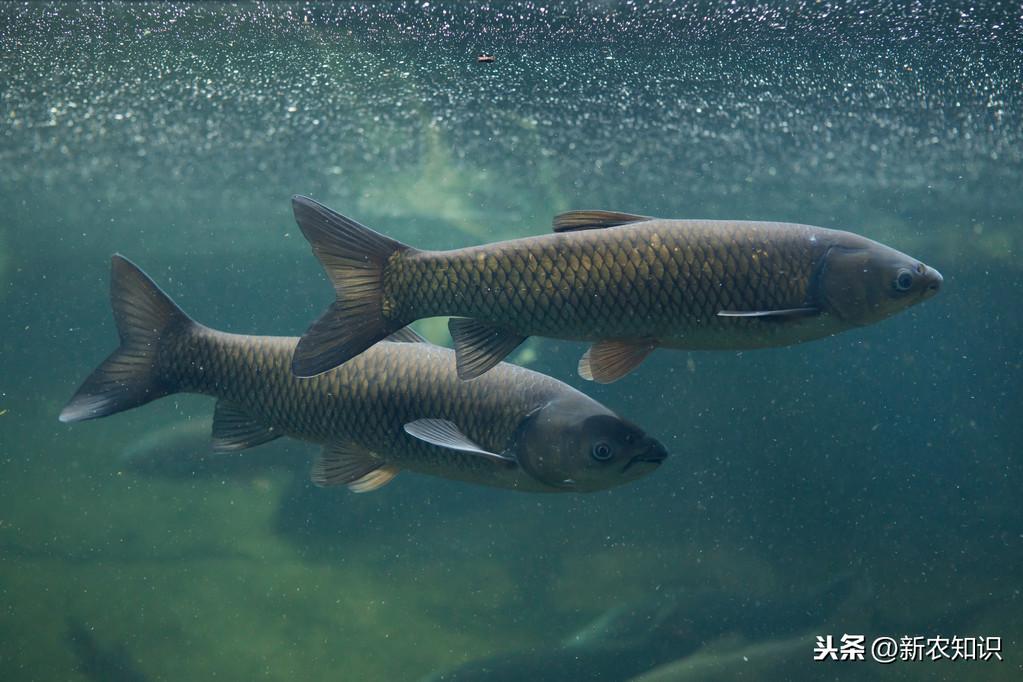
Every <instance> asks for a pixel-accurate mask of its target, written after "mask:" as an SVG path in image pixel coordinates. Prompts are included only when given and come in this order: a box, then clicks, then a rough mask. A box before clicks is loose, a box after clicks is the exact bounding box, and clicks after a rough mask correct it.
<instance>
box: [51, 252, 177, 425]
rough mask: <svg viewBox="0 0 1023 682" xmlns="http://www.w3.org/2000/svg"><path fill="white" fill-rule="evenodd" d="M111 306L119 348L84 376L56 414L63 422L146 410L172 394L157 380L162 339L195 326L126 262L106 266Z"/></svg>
mask: <svg viewBox="0 0 1023 682" xmlns="http://www.w3.org/2000/svg"><path fill="white" fill-rule="evenodd" d="M110 305H111V307H112V308H113V311H114V321H115V322H116V323H117V334H118V335H119V336H120V338H121V345H120V346H118V348H117V350H115V351H114V352H113V353H111V355H110V357H108V358H107V359H106V360H104V361H103V364H101V365H100V366H99V367H97V368H96V370H95V371H93V373H92V374H90V375H89V378H87V379H86V380H85V383H83V384H82V386H81V388H79V389H78V392H77V393H75V395H74V396H73V397H72V398H71V400H70V401H69V402H68V404H67V405H66V406H65V407H64V409H63V410H61V413H60V420H61V421H62V422H79V421H84V420H86V419H96V418H97V417H105V416H107V415H109V414H114V413H115V412H123V411H124V410H128V409H131V408H133V407H138V406H139V405H145V404H146V403H148V402H149V401H151V400H155V399H157V398H161V397H163V396H165V395H169V394H171V393H174V392H175V390H176V387H175V386H173V385H171V384H170V383H169V382H168V381H167V380H166V379H165V378H164V377H162V376H160V372H159V370H158V367H157V356H158V354H159V352H160V348H161V345H162V344H165V343H166V342H167V339H169V338H171V337H173V336H175V335H177V334H181V333H187V331H188V329H190V328H191V327H192V326H194V325H195V323H194V322H193V321H192V320H191V319H190V318H189V317H188V315H186V314H185V313H184V312H182V310H181V309H180V308H178V306H177V305H175V304H174V301H172V300H171V299H170V297H169V296H167V294H165V293H163V291H161V290H160V287H158V286H156V283H155V282H153V280H151V279H149V277H148V276H147V275H146V273H144V272H142V270H140V269H139V268H138V267H137V266H136V265H135V264H134V263H132V262H131V261H130V260H128V259H127V258H125V257H123V256H120V255H115V256H114V257H113V259H112V260H111V263H110Z"/></svg>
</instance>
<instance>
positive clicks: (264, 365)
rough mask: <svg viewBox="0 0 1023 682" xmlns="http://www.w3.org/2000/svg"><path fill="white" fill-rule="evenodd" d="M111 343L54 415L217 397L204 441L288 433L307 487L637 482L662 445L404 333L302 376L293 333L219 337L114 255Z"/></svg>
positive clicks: (548, 486)
mask: <svg viewBox="0 0 1023 682" xmlns="http://www.w3.org/2000/svg"><path fill="white" fill-rule="evenodd" d="M110 302H111V306H112V307H113V311H114V319H115V321H116V322H117V331H118V335H119V337H120V341H121V344H120V346H118V348H117V349H116V350H115V351H114V352H113V353H112V354H111V355H110V356H109V357H108V358H107V359H106V360H105V361H104V362H103V363H102V364H100V366H99V367H97V368H96V369H95V370H94V371H93V373H92V374H91V375H90V376H89V377H88V378H87V379H86V380H85V382H84V383H83V384H82V386H81V387H80V388H79V389H78V391H77V392H76V393H75V395H74V396H73V397H72V398H71V400H70V401H69V402H68V404H67V405H66V406H65V407H64V409H63V410H62V411H61V413H60V420H61V421H62V422H65V423H67V422H79V421H84V420H87V419H96V418H99V417H105V416H107V415H111V414H114V413H116V412H123V411H124V410H129V409H132V408H134V407H138V406H139V405H144V404H146V403H148V402H150V401H152V400H156V399H157V398H162V397H163V396H167V395H171V394H174V393H198V394H202V395H209V396H213V397H216V398H217V405H216V407H215V408H214V413H213V444H214V449H215V450H217V451H220V452H232V451H238V450H245V449H248V448H251V447H254V446H257V445H261V444H263V443H268V442H270V441H272V440H275V439H277V438H280V437H282V436H290V437H292V438H297V439H301V440H305V441H309V442H313V443H318V444H321V445H322V446H323V449H322V451H321V454H320V456H319V458H318V459H317V461H316V463H315V464H314V466H313V475H312V477H313V481H314V482H315V483H317V484H319V485H324V486H331V485H346V486H348V488H349V489H350V490H352V491H354V492H369V491H371V490H376V489H378V488H380V487H382V486H384V485H387V484H388V483H389V482H390V481H391V480H392V479H393V478H394V477H395V476H396V475H397V474H398V473H399V472H400V471H402V470H411V471H416V472H419V473H425V474H431V475H434V476H442V477H444V478H449V479H454V480H461V481H467V482H472V483H478V484H481V485H491V486H497V487H502V488H511V489H514V490H522V491H530V492H588V491H593V490H603V489H606V488H611V487H614V486H618V485H622V484H625V483H628V482H629V481H633V480H636V479H638V478H640V477H642V476H645V475H646V474H648V473H650V472H652V471H653V470H654V469H656V468H657V467H658V466H659V465H660V464H661V462H662V461H664V459H665V457H667V455H668V453H667V451H666V450H665V449H664V446H663V445H661V444H660V443H659V442H657V441H656V440H655V439H653V438H651V437H650V436H648V435H646V434H645V433H644V432H643V430H642V429H640V428H639V427H638V426H635V425H634V424H631V423H629V422H627V421H625V420H624V419H621V418H620V417H618V415H616V414H615V413H613V412H612V411H611V410H609V409H608V408H607V407H605V406H604V405H601V404H600V403H598V402H597V401H595V400H593V399H592V398H589V397H588V396H586V395H584V394H583V393H580V392H579V391H577V390H575V389H573V388H572V387H570V386H567V385H566V384H563V383H562V382H560V381H557V380H556V379H552V378H551V377H548V376H545V375H543V374H540V373H538V372H533V371H530V370H528V369H525V368H522V367H516V366H514V365H509V364H507V363H502V364H501V365H499V366H498V367H496V368H495V369H494V371H493V372H489V373H488V374H487V376H486V377H481V378H480V379H479V380H478V381H461V380H460V379H459V378H458V374H457V372H456V370H455V355H454V353H453V352H452V351H450V350H448V349H446V348H439V347H437V346H434V345H432V344H430V343H427V342H426V341H425V340H424V339H422V338H421V337H419V335H417V334H415V333H414V332H412V331H411V330H408V329H403V330H401V331H400V332H398V333H397V334H394V335H392V337H391V340H389V341H385V342H384V343H381V344H378V345H377V346H376V347H375V348H373V349H372V350H371V351H369V352H367V353H364V354H363V355H361V356H360V357H359V358H358V359H357V360H356V361H355V362H352V363H349V364H347V365H346V366H345V367H341V368H338V369H336V370H334V371H331V372H327V373H325V374H321V375H320V376H318V377H316V378H315V379H300V378H298V377H296V376H294V374H292V372H291V371H290V365H291V358H292V355H293V354H294V351H295V345H296V344H297V343H298V339H293V338H284V337H272V336H245V335H241V334H227V333H225V332H220V331H216V330H214V329H210V328H209V327H205V326H203V325H201V324H198V323H197V322H195V321H194V320H192V319H191V318H190V317H188V316H187V315H186V314H185V313H184V311H183V310H181V309H180V308H179V307H178V306H177V305H176V304H175V303H174V302H173V301H172V300H171V299H170V297H168V296H167V294H165V293H164V292H163V291H161V290H160V288H159V287H158V286H157V285H156V283H155V282H153V281H152V280H151V279H149V277H148V276H146V274H145V273H144V272H142V271H141V270H140V269H139V268H138V267H136V266H135V264H133V263H132V262H131V261H129V260H128V259H126V258H123V257H121V256H116V255H115V256H114V257H113V259H112V262H111V281H110Z"/></svg>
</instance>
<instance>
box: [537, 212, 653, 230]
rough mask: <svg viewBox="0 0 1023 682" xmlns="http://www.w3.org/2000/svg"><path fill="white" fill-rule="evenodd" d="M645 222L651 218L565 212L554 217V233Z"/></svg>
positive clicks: (624, 214)
mask: <svg viewBox="0 0 1023 682" xmlns="http://www.w3.org/2000/svg"><path fill="white" fill-rule="evenodd" d="M645 220H653V218H651V217H650V216H645V215H634V214H632V213H619V212H618V211H566V212H564V213H559V214H558V215H556V216H554V231H555V232H576V231H578V230H600V229H603V228H605V227H617V226H619V225H628V224H629V223H641V222H643V221H645Z"/></svg>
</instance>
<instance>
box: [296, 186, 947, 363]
mask: <svg viewBox="0 0 1023 682" xmlns="http://www.w3.org/2000/svg"><path fill="white" fill-rule="evenodd" d="M292 205H293V208H294V210H295V219H296V221H297V222H298V224H299V227H300V228H301V229H302V233H303V234H304V235H305V237H306V238H307V239H308V240H309V242H310V244H311V245H312V247H313V252H314V253H315V254H316V256H317V258H319V260H320V262H321V263H322V264H323V266H324V268H325V269H326V271H327V274H328V275H329V277H330V279H331V281H332V282H333V283H334V288H335V292H336V294H337V299H336V301H335V302H334V304H333V305H332V306H331V307H330V309H329V310H328V311H327V312H326V313H324V314H323V315H322V316H321V317H320V318H319V319H318V320H317V321H316V322H314V323H313V325H312V326H311V327H309V330H308V331H307V332H306V333H305V335H304V336H303V337H302V339H301V341H300V342H299V345H298V347H297V348H296V351H295V357H294V359H293V360H292V369H293V371H294V372H295V373H296V374H298V375H299V376H314V375H316V374H318V373H320V372H323V371H325V370H328V369H330V368H331V367H335V366H337V365H339V364H342V363H344V362H347V361H348V360H350V359H351V358H353V357H355V356H357V355H358V354H359V353H361V352H363V351H364V350H365V349H367V348H369V347H371V346H372V345H373V344H374V343H377V342H378V341H380V340H381V339H383V338H386V336H387V335H388V334H390V333H392V332H393V331H395V330H397V329H400V328H401V327H402V326H404V325H406V324H409V323H410V322H414V321H415V320H418V319H422V318H424V317H434V316H452V317H454V318H455V319H452V320H451V321H450V322H449V323H448V327H449V329H450V330H451V334H452V337H453V339H454V342H455V350H456V355H457V368H458V374H459V376H460V377H461V378H463V379H472V378H474V377H477V376H480V375H482V374H484V373H485V372H487V371H488V370H489V369H490V368H492V367H493V366H494V365H496V364H497V363H498V362H500V361H501V359H503V358H504V357H506V356H507V355H508V353H510V352H511V351H512V350H513V349H514V348H516V347H517V346H518V345H519V344H520V343H522V341H524V340H525V339H526V338H527V337H529V336H533V335H540V336H549V337H554V338H561V339H570V340H582V341H593V342H594V344H593V346H591V347H590V349H589V350H588V351H587V352H586V354H585V355H584V356H583V358H582V359H581V360H580V363H579V373H580V375H581V376H583V377H584V378H587V379H593V380H595V381H599V382H603V383H607V382H611V381H616V380H617V379H619V378H621V377H623V376H625V375H626V374H627V373H628V372H630V371H631V370H632V369H634V368H635V367H636V366H638V365H639V363H641V362H642V361H643V359H644V358H646V357H647V355H649V353H650V352H651V351H652V350H653V349H654V348H656V347H658V346H664V347H668V348H686V349H691V350H703V349H748V348H762V347H769V346H784V345H790V344H796V343H802V342H804V341H809V340H812V339H818V338H822V337H824V336H829V335H831V334H836V333H838V332H841V331H844V330H847V329H851V328H854V327H858V326H862V325H865V324H871V323H873V322H877V321H879V320H882V319H884V318H886V317H889V316H891V315H893V314H895V313H897V312H899V311H901V310H904V309H905V308H907V307H909V306H911V305H914V304H915V303H918V302H920V301H922V300H925V299H926V298H929V297H930V296H933V295H934V294H935V293H937V291H938V289H939V288H940V286H941V282H942V278H941V274H940V273H938V272H937V271H936V270H934V269H933V268H929V267H927V266H925V265H924V264H922V263H920V262H919V261H917V260H914V259H912V258H910V257H909V256H906V255H905V254H903V253H900V252H898V251H896V250H894V249H891V248H889V247H887V246H885V245H883V244H879V243H877V242H874V241H871V240H869V239H866V238H864V237H860V236H858V235H855V234H852V233H849V232H842V231H840V230H829V229H826V228H821V227H814V226H811V225H800V224H796V223H771V222H756V221H713V220H662V219H656V218H647V217H644V216H636V215H630V214H625V213H616V212H613V211H572V212H569V213H564V214H561V215H560V216H557V217H556V218H555V220H554V232H555V233H554V234H549V235H544V236H538V237H527V238H524V239H516V240H512V241H505V242H497V243H494V244H487V245H484V246H476V247H470V248H465V249H459V250H455V251H443V252H436V251H421V250H419V249H415V248H412V247H410V246H408V245H406V244H402V243H401V242H398V241H395V240H393V239H391V238H389V237H386V236H384V235H381V234H378V233H376V232H373V231H372V230H370V229H369V228H367V227H365V226H363V225H360V224H359V223H357V222H355V221H354V220H352V219H350V218H346V217H345V216H342V215H340V214H339V213H336V212H335V211H332V210H330V209H329V208H327V207H326V206H323V205H322V204H318V203H316V202H315V201H313V200H312V199H309V198H307V197H294V198H293V200H292Z"/></svg>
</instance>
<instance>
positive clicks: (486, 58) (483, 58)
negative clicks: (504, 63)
mask: <svg viewBox="0 0 1023 682" xmlns="http://www.w3.org/2000/svg"><path fill="white" fill-rule="evenodd" d="M476 61H477V62H479V63H480V64H489V63H491V62H494V61H497V57H495V56H494V55H492V54H487V53H485V52H484V53H483V54H481V55H480V56H478V57H476Z"/></svg>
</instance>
